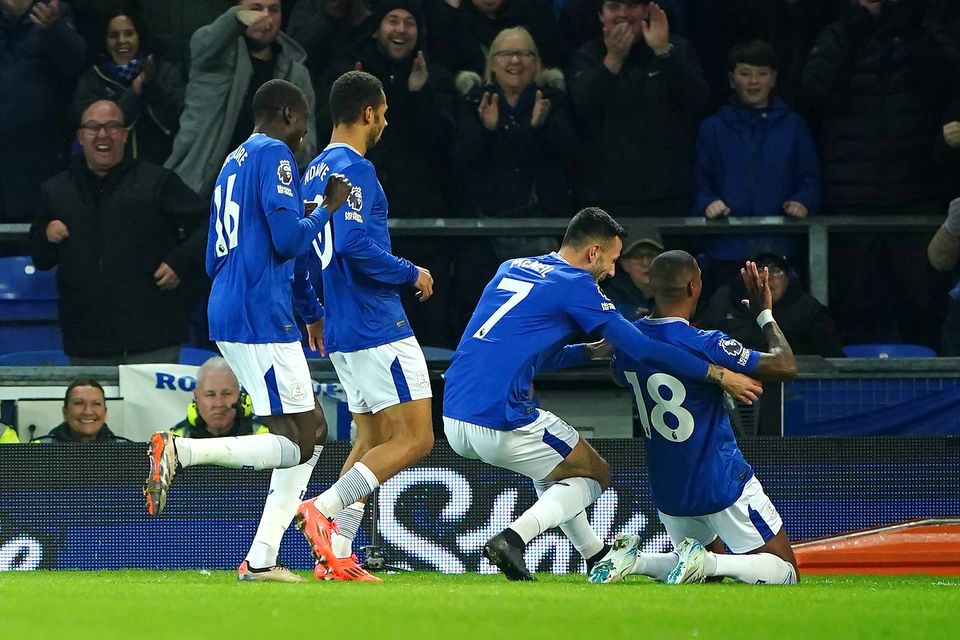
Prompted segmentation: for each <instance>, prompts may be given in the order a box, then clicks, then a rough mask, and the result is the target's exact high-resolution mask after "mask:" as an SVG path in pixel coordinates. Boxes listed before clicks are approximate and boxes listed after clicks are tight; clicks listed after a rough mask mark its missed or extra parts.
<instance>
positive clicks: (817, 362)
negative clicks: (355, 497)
mask: <svg viewBox="0 0 960 640" xmlns="http://www.w3.org/2000/svg"><path fill="white" fill-rule="evenodd" d="M797 361H798V366H799V370H800V374H799V378H800V379H808V380H809V379H816V378H830V379H834V378H956V377H960V358H821V357H820V356H798V357H797ZM307 362H308V364H309V366H310V373H311V375H312V376H313V378H314V379H316V380H318V381H324V382H336V373H335V372H334V370H333V365H332V364H331V363H330V361H329V360H325V359H324V360H315V359H310V360H308V361H307ZM448 365H449V361H447V360H445V359H439V360H435V359H431V360H429V361H428V362H427V366H428V368H429V369H430V374H431V376H439V375H440V374H441V373H443V372H444V371H445V370H446V368H447V366H448ZM81 376H82V377H87V378H94V379H95V380H97V381H99V382H100V383H101V384H103V385H107V386H115V385H117V384H119V383H120V374H119V370H118V368H117V367H0V387H44V386H66V385H68V384H69V383H70V382H72V381H73V380H75V379H76V378H79V377H81ZM537 379H538V380H545V381H551V382H558V383H565V382H566V383H582V382H603V381H610V382H611V384H612V379H611V378H610V367H609V365H608V364H607V363H600V362H598V363H594V364H592V365H586V366H583V367H577V368H576V369H571V370H566V371H565V370H560V371H550V372H547V373H543V374H540V375H538V376H537Z"/></svg>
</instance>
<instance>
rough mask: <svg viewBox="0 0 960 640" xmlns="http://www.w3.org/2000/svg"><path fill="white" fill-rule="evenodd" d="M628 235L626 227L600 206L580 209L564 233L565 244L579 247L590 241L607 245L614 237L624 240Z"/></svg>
mask: <svg viewBox="0 0 960 640" xmlns="http://www.w3.org/2000/svg"><path fill="white" fill-rule="evenodd" d="M626 235H627V231H626V229H624V228H623V227H622V226H620V223H618V222H617V221H616V220H614V219H613V218H612V217H611V216H610V214H609V213H607V212H606V211H604V210H603V209H601V208H600V207H587V208H585V209H581V210H580V211H578V212H577V214H576V215H575V216H573V219H572V220H571V221H570V224H568V225H567V232H566V233H565V234H564V235H563V246H565V247H567V246H569V247H574V248H577V249H579V248H581V247H583V246H585V245H586V244H588V243H590V242H599V243H600V244H602V245H606V244H607V243H608V242H610V241H611V240H613V239H614V238H620V239H621V240H622V239H623V238H625V237H626Z"/></svg>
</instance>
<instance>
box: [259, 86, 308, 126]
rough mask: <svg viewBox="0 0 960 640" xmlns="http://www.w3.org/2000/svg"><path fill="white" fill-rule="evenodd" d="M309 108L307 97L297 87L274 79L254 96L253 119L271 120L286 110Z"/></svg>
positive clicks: (261, 87)
mask: <svg viewBox="0 0 960 640" xmlns="http://www.w3.org/2000/svg"><path fill="white" fill-rule="evenodd" d="M287 108H289V109H300V110H303V109H306V108H308V104H307V96H306V94H304V93H303V91H302V90H301V89H300V87H298V86H297V85H295V84H293V83H292V82H287V81H286V80H281V79H279V78H274V79H273V80H267V81H266V82H264V83H263V84H262V85H260V88H259V89H257V92H256V93H255V94H254V96H253V119H254V120H270V119H273V118H275V117H276V116H277V114H278V113H280V112H281V111H283V110H284V109H287Z"/></svg>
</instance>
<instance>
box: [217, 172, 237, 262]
mask: <svg viewBox="0 0 960 640" xmlns="http://www.w3.org/2000/svg"><path fill="white" fill-rule="evenodd" d="M236 181H237V175H236V174H233V175H231V176H229V177H227V199H226V202H224V200H223V193H221V191H220V189H221V186H220V185H219V184H218V185H217V188H216V190H215V191H214V192H213V203H214V204H215V205H216V207H217V222H216V225H215V227H214V228H215V230H216V232H217V246H216V251H217V257H218V258H222V257H223V256H225V255H227V253H228V252H229V251H230V250H231V249H233V248H234V247H236V246H237V231H238V230H239V229H240V205H238V204H237V203H236V202H234V201H233V183H234V182H236Z"/></svg>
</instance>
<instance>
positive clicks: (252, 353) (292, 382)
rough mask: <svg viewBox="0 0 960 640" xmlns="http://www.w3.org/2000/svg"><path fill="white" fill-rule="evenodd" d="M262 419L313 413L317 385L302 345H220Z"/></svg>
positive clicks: (237, 343)
mask: <svg viewBox="0 0 960 640" xmlns="http://www.w3.org/2000/svg"><path fill="white" fill-rule="evenodd" d="M217 347H219V348H220V353H222V354H223V357H224V359H225V360H226V361H227V364H229V365H230V368H231V369H233V373H234V375H236V376H237V380H239V381H240V386H241V387H243V388H244V390H246V392H247V394H249V396H250V399H251V400H253V412H254V413H255V414H257V415H258V416H276V415H281V414H290V413H303V412H305V411H312V410H313V407H314V402H315V401H314V398H313V381H312V380H311V379H310V368H309V367H308V366H307V358H306V356H304V355H303V347H302V346H300V343H299V342H273V343H268V344H243V343H240V342H220V341H218V342H217Z"/></svg>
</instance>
